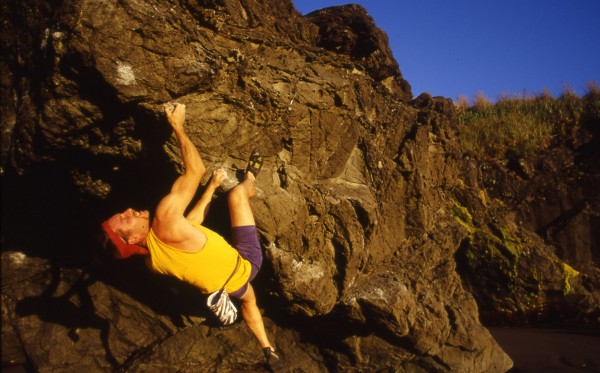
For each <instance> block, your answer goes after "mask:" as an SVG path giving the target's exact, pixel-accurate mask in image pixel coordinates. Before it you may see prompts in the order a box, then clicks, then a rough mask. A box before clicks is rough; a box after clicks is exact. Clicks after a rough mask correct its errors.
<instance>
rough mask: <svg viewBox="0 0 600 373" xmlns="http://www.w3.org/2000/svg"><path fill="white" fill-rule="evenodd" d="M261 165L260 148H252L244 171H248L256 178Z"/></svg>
mask: <svg viewBox="0 0 600 373" xmlns="http://www.w3.org/2000/svg"><path fill="white" fill-rule="evenodd" d="M262 165H263V157H262V154H261V153H260V150H258V149H254V150H252V153H251V154H250V158H249V159H248V165H246V172H250V173H251V174H252V175H254V177H255V178H256V177H257V176H258V172H259V171H260V169H261V168H262Z"/></svg>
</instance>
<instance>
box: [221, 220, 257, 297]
mask: <svg viewBox="0 0 600 373" xmlns="http://www.w3.org/2000/svg"><path fill="white" fill-rule="evenodd" d="M231 241H232V246H233V247H234V248H235V249H236V250H237V251H238V252H239V253H240V255H241V256H242V258H244V259H246V260H247V261H249V262H250V264H252V270H251V271H250V278H249V279H248V282H246V284H244V286H242V287H241V288H239V289H238V290H236V291H234V292H233V293H231V294H229V295H230V296H232V297H235V298H241V297H242V296H243V295H244V294H245V293H246V290H248V284H249V283H250V281H252V280H253V279H254V277H256V274H257V273H258V271H259V270H260V266H261V265H262V261H263V256H262V250H261V248H260V242H259V241H258V232H257V230H256V226H255V225H244V226H241V227H233V228H231Z"/></svg>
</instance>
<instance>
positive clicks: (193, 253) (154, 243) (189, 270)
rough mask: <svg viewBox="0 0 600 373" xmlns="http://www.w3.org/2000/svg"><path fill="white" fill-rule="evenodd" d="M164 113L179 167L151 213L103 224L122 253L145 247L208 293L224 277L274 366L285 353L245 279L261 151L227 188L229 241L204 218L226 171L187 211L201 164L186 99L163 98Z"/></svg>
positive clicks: (254, 250)
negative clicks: (187, 124)
mask: <svg viewBox="0 0 600 373" xmlns="http://www.w3.org/2000/svg"><path fill="white" fill-rule="evenodd" d="M165 114H166V116H167V119H168V121H169V124H170V125H171V127H173V130H174V132H175V135H176V137H177V141H178V143H179V146H180V148H181V153H182V156H183V162H184V165H185V172H184V174H183V175H181V176H180V177H178V178H177V180H176V181H175V183H174V184H173V187H172V188H171V192H170V193H169V194H167V195H166V196H165V197H164V198H163V199H162V200H161V201H160V202H159V204H158V206H157V207H156V211H155V214H154V216H153V219H152V221H151V220H150V213H149V211H147V210H145V211H136V210H133V209H131V208H129V209H127V210H125V211H123V212H122V213H118V214H115V215H113V216H112V217H110V218H109V219H108V220H107V221H105V222H104V223H103V224H102V227H103V229H104V231H105V232H106V234H107V235H108V237H109V238H110V240H111V241H112V242H113V243H114V244H115V246H116V247H117V248H118V251H119V252H120V255H121V257H126V256H128V255H133V254H143V253H149V254H150V255H149V257H148V258H147V263H148V266H149V267H150V268H151V269H152V270H153V271H155V272H158V273H161V274H167V275H172V276H175V277H177V278H178V279H180V280H182V281H186V282H188V283H190V284H192V285H194V286H196V287H198V288H199V289H200V290H201V291H202V292H203V293H205V294H209V293H212V292H215V291H218V290H219V289H220V288H221V287H222V286H224V284H226V286H225V290H226V291H227V293H229V295H230V296H231V297H234V298H237V299H239V301H240V303H241V313H242V316H243V318H244V320H245V321H246V324H247V325H248V327H249V328H250V330H251V331H252V333H253V334H254V336H255V337H256V339H257V340H258V342H259V343H260V346H261V347H262V349H263V352H264V354H265V358H266V359H267V364H268V365H269V367H270V368H271V369H272V370H274V371H278V370H280V369H281V368H282V367H283V361H282V360H281V359H280V358H279V356H278V355H277V354H276V353H275V351H274V349H273V346H272V345H271V343H270V342H269V339H268V338H267V334H266V331H265V327H264V323H263V319H262V316H261V314H260V311H259V309H258V307H257V305H256V297H255V294H254V289H253V288H252V285H251V284H250V281H252V279H254V277H255V276H256V274H257V273H258V271H259V269H260V266H261V264H262V252H261V247H260V243H259V241H258V234H257V230H256V223H255V221H254V216H253V214H252V210H251V208H250V199H251V198H252V197H254V196H255V195H256V176H257V174H258V172H259V171H260V169H261V167H262V156H261V154H260V151H258V150H257V149H255V150H254V151H253V152H252V154H251V155H250V158H249V160H248V165H247V167H246V172H245V174H244V179H243V181H242V182H241V183H239V184H238V185H236V186H235V187H234V188H232V189H231V190H230V192H229V194H228V204H229V213H230V217H231V230H232V231H231V233H232V245H230V244H229V243H228V242H227V241H226V240H225V239H224V238H223V237H221V236H220V235H219V234H217V233H215V232H213V231H211V230H209V229H207V228H206V227H204V226H202V223H203V221H204V218H205V217H206V215H207V213H208V209H209V205H210V201H211V199H212V197H213V194H214V192H215V190H216V189H217V188H218V187H219V185H220V184H221V183H222V182H223V181H224V179H225V177H226V174H225V171H223V170H217V171H215V172H214V173H213V175H212V178H211V180H210V182H209V184H208V186H207V187H206V190H205V191H204V193H203V195H202V196H201V197H200V200H199V201H198V202H197V203H196V204H195V205H194V206H193V208H192V209H191V210H190V211H189V212H188V214H187V215H184V214H185V211H186V209H187V207H188V205H189V204H190V202H191V201H192V199H193V197H194V195H195V193H196V190H197V188H198V185H199V184H200V180H201V179H202V177H203V176H204V174H205V172H206V167H205V166H204V163H203V161H202V159H201V157H200V154H199V153H198V151H197V149H196V147H195V146H194V144H193V143H192V141H191V140H190V139H189V137H188V136H187V134H186V132H185V130H184V121H185V105H182V104H175V105H174V108H173V109H171V108H169V107H167V106H165Z"/></svg>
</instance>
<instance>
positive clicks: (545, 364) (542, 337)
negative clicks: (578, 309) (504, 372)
mask: <svg viewBox="0 0 600 373" xmlns="http://www.w3.org/2000/svg"><path fill="white" fill-rule="evenodd" d="M489 330H490V332H491V333H492V335H493V336H494V338H495V339H496V341H497V342H498V344H500V346H501V347H502V348H503V349H504V351H505V352H506V353H507V354H508V355H509V356H510V357H511V358H512V360H513V362H514V367H513V368H512V369H511V370H510V372H511V373H521V372H600V333H598V330H595V331H594V330H563V329H537V328H500V327H494V328H489Z"/></svg>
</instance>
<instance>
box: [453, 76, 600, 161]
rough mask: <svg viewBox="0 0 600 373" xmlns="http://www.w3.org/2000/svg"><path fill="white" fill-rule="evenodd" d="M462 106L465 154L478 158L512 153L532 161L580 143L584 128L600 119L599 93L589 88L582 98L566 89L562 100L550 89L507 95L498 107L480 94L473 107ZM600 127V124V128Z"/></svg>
mask: <svg viewBox="0 0 600 373" xmlns="http://www.w3.org/2000/svg"><path fill="white" fill-rule="evenodd" d="M465 102H468V99H465V98H461V100H459V104H458V105H457V107H458V108H459V109H460V110H458V128H459V137H460V142H461V144H462V146H463V149H464V152H465V153H466V154H469V155H472V156H475V157H479V158H497V157H504V156H505V155H506V154H507V153H508V152H510V153H511V154H515V155H517V156H521V157H524V156H527V155H530V154H532V153H534V152H537V151H539V150H543V149H546V148H548V147H550V146H553V145H556V144H559V143H569V144H572V143H576V142H577V139H578V138H579V137H580V135H581V134H580V131H581V130H582V128H590V123H591V124H592V125H594V123H598V120H599V119H600V89H599V88H598V85H597V84H596V83H589V84H588V93H587V94H586V95H585V96H584V97H583V98H580V97H579V96H577V94H575V92H574V91H573V90H571V89H570V88H568V87H565V91H564V93H563V94H562V95H561V96H560V97H559V98H554V97H552V96H551V95H550V94H549V91H548V90H544V92H542V94H540V95H537V96H536V95H521V96H514V95H513V96H511V95H506V94H503V95H501V96H500V98H499V99H498V101H497V102H496V103H491V102H490V101H489V100H488V99H487V97H485V95H483V94H482V93H478V94H477V95H476V96H475V100H474V104H473V105H471V106H469V107H467V108H465V107H464V106H465ZM596 128H597V125H596Z"/></svg>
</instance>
